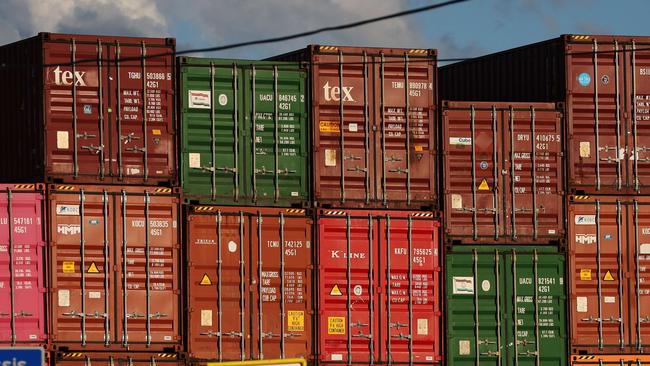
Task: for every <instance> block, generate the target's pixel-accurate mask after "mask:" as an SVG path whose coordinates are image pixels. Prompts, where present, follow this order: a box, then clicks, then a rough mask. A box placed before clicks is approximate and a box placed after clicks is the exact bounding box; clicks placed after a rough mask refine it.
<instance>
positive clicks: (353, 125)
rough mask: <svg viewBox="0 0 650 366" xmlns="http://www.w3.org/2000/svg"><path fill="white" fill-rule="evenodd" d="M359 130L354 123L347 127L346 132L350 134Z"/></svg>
mask: <svg viewBox="0 0 650 366" xmlns="http://www.w3.org/2000/svg"><path fill="white" fill-rule="evenodd" d="M358 130H359V128H358V126H357V124H356V123H350V124H349V125H348V131H350V132H357V131H358Z"/></svg>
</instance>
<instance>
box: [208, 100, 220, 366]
mask: <svg viewBox="0 0 650 366" xmlns="http://www.w3.org/2000/svg"><path fill="white" fill-rule="evenodd" d="M210 97H212V95H211V96H210ZM211 102H214V101H211ZM213 164H214V162H213ZM221 221H222V216H221V210H219V211H217V307H218V308H219V309H218V311H217V326H218V329H217V336H218V337H219V341H218V342H217V343H218V347H219V353H218V354H219V362H222V361H223V347H222V345H223V329H222V320H223V307H222V299H223V293H222V292H221V283H222V281H221V269H222V266H223V260H222V258H221V238H222V235H221Z"/></svg>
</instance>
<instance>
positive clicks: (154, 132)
mask: <svg viewBox="0 0 650 366" xmlns="http://www.w3.org/2000/svg"><path fill="white" fill-rule="evenodd" d="M151 133H152V134H154V135H156V136H160V135H161V133H160V130H158V129H155V128H154V129H153V130H151Z"/></svg>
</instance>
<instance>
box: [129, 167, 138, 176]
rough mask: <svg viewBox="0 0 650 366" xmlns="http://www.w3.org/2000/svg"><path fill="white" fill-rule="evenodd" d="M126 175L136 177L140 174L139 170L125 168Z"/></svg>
mask: <svg viewBox="0 0 650 366" xmlns="http://www.w3.org/2000/svg"><path fill="white" fill-rule="evenodd" d="M126 174H128V175H138V174H140V168H127V169H126Z"/></svg>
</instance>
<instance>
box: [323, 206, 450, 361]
mask: <svg viewBox="0 0 650 366" xmlns="http://www.w3.org/2000/svg"><path fill="white" fill-rule="evenodd" d="M317 227H318V245H317V248H318V256H317V258H318V261H319V263H318V285H317V289H318V290H317V291H318V294H319V297H318V318H319V321H318V348H319V353H318V355H319V356H318V357H319V361H320V362H322V363H328V362H332V363H348V364H349V363H363V364H373V363H392V364H398V363H404V364H408V363H426V364H439V363H440V362H441V361H442V354H441V352H442V351H441V349H442V348H441V344H440V343H441V341H442V338H441V326H440V324H441V319H440V318H441V313H440V308H441V307H440V301H441V292H442V288H441V287H442V284H441V280H440V269H441V268H440V266H441V264H440V253H439V239H438V237H439V235H440V233H439V227H440V223H439V221H438V219H436V218H434V217H433V214H432V213H430V212H423V211H418V212H410V211H364V210H345V211H332V210H321V211H320V212H319V213H318V225H317Z"/></svg>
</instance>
